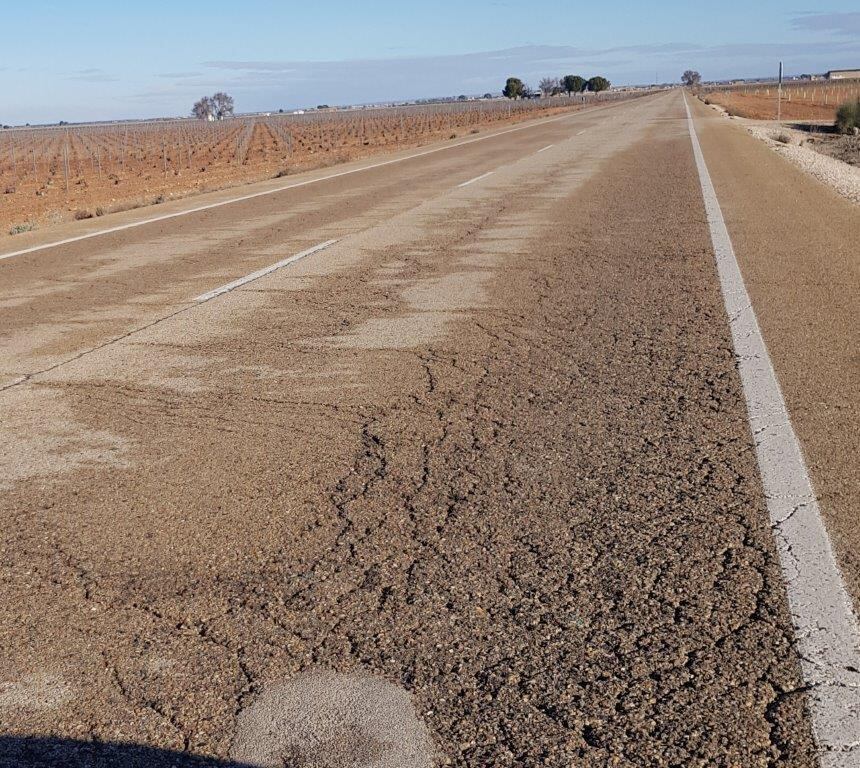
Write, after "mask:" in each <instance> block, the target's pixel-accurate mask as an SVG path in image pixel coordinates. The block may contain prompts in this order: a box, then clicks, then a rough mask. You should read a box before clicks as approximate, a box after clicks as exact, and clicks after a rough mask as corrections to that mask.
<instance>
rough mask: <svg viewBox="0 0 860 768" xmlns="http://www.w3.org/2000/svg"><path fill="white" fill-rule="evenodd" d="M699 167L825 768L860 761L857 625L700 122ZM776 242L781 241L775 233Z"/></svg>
mask: <svg viewBox="0 0 860 768" xmlns="http://www.w3.org/2000/svg"><path fill="white" fill-rule="evenodd" d="M684 105H685V107H686V109H687V125H688V127H689V131H690V139H691V141H692V143H693V154H694V156H695V158H696V166H697V168H698V171H699V181H700V182H701V187H702V196H703V198H704V201H705V211H706V214H707V217H708V224H709V226H710V230H711V240H712V243H713V247H714V254H715V256H716V261H717V271H718V273H719V278H720V285H721V287H722V292H723V300H724V302H725V306H726V313H727V314H728V317H729V325H730V328H731V332H732V341H733V343H734V349H735V358H736V360H737V365H738V371H739V373H740V377H741V382H742V384H743V390H744V396H745V398H746V403H747V411H748V415H749V422H750V429H751V430H752V437H753V441H754V443H755V450H756V457H757V459H758V466H759V472H760V474H761V479H762V485H763V486H764V493H765V500H766V502H767V509H768V513H769V515H770V522H771V527H772V530H773V535H774V538H775V540H776V547H777V551H778V552H779V559H780V563H781V566H782V573H783V578H784V580H785V585H786V591H787V593H788V603H789V608H790V610H791V618H792V622H793V624H794V634H795V637H796V639H797V650H798V654H799V656H800V667H801V670H802V672H803V677H804V679H805V683H806V687H807V696H808V701H809V708H810V714H811V717H812V726H813V731H814V733H815V739H816V742H817V744H818V749H819V760H820V765H821V766H822V768H856V766H858V765H860V629H858V624H857V617H856V616H855V614H854V610H853V607H852V605H851V598H850V597H849V595H848V592H847V590H846V589H845V584H844V583H843V581H842V575H841V574H840V572H839V566H838V564H837V562H836V558H835V557H834V555H833V548H832V546H831V543H830V537H829V536H828V534H827V529H826V528H825V526H824V522H823V520H822V519H821V514H820V512H819V509H818V499H817V497H816V495H815V491H814V489H813V487H812V481H811V479H810V477H809V473H808V471H807V469H806V462H805V461H804V458H803V452H802V450H801V447H800V443H799V442H798V439H797V436H796V435H795V433H794V428H793V427H792V424H791V418H790V417H789V414H788V409H787V408H786V405H785V400H784V399H783V396H782V390H781V389H780V386H779V381H778V380H777V377H776V372H775V371H774V369H773V364H772V363H771V360H770V355H769V354H768V351H767V346H766V344H765V342H764V339H763V338H762V334H761V329H760V328H759V325H758V320H757V319H756V315H755V311H754V310H753V307H752V302H751V300H750V297H749V294H748V293H747V289H746V286H745V285H744V279H743V275H742V274H741V270H740V267H739V266H738V262H737V258H736V256H735V251H734V247H733V246H732V241H731V239H730V237H729V233H728V229H727V228H726V223H725V220H724V219H723V213H722V210H721V209H720V203H719V201H718V200H717V194H716V191H715V190H714V185H713V183H712V182H711V177H710V174H709V173H708V168H707V166H706V164H705V158H704V155H703V154H702V148H701V146H700V145H699V139H698V137H697V135H696V127H695V125H694V123H693V117H692V115H691V113H690V107H689V104H688V103H687V101H686V97H685V99H684ZM774 245H775V246H776V247H778V244H777V243H774Z"/></svg>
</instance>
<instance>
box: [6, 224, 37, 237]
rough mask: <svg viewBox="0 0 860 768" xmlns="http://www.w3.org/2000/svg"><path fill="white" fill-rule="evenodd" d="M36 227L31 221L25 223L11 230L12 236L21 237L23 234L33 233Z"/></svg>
mask: <svg viewBox="0 0 860 768" xmlns="http://www.w3.org/2000/svg"><path fill="white" fill-rule="evenodd" d="M35 228H36V225H35V224H33V222H31V221H25V222H24V223H23V224H16V225H15V226H14V227H12V229H10V230H9V234H10V235H20V234H21V233H22V232H32V231H33V230H34V229H35Z"/></svg>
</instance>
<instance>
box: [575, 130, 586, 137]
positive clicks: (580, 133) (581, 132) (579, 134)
mask: <svg viewBox="0 0 860 768" xmlns="http://www.w3.org/2000/svg"><path fill="white" fill-rule="evenodd" d="M583 133H585V131H584V130H582V131H580V132H579V133H577V134H576V135H577V136H582V134H583Z"/></svg>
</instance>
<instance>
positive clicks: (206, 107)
mask: <svg viewBox="0 0 860 768" xmlns="http://www.w3.org/2000/svg"><path fill="white" fill-rule="evenodd" d="M191 114H192V115H194V117H196V118H197V119H198V120H210V119H211V118H213V117H214V116H215V103H214V102H213V101H212V97H211V96H203V97H201V98H200V99H198V100H197V101H196V102H194V106H193V107H191Z"/></svg>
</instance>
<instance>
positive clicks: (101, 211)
mask: <svg viewBox="0 0 860 768" xmlns="http://www.w3.org/2000/svg"><path fill="white" fill-rule="evenodd" d="M106 213H107V211H106V210H105V209H104V208H102V207H101V206H99V207H98V208H96V216H104V215H105V214H106Z"/></svg>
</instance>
